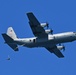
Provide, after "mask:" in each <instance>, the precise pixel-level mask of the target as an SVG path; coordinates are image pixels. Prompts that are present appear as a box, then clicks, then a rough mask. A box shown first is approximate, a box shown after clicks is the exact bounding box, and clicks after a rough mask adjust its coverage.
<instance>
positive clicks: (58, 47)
mask: <svg viewBox="0 0 76 75" xmlns="http://www.w3.org/2000/svg"><path fill="white" fill-rule="evenodd" d="M57 49H58V50H62V49H65V47H64V46H57Z"/></svg>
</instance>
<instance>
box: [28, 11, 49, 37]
mask: <svg viewBox="0 0 76 75" xmlns="http://www.w3.org/2000/svg"><path fill="white" fill-rule="evenodd" d="M27 16H28V19H29V24H30V27H31V29H32V32H33V34H34V35H35V36H36V37H41V38H42V37H47V36H48V35H47V34H46V33H45V30H44V28H43V27H42V26H41V25H40V23H39V21H38V20H37V19H36V17H35V16H34V14H33V13H32V12H30V13H27Z"/></svg>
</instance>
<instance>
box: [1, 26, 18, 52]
mask: <svg viewBox="0 0 76 75" xmlns="http://www.w3.org/2000/svg"><path fill="white" fill-rule="evenodd" d="M2 36H3V38H4V40H5V43H7V44H8V45H9V46H10V47H11V48H12V49H13V50H14V51H18V46H17V44H16V43H15V41H14V40H15V39H17V37H16V34H15V32H14V30H13V28H12V27H9V28H8V30H7V34H6V33H3V34H2Z"/></svg>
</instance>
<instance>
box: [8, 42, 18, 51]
mask: <svg viewBox="0 0 76 75" xmlns="http://www.w3.org/2000/svg"><path fill="white" fill-rule="evenodd" d="M7 44H8V43H7ZM8 45H9V46H10V47H11V48H12V49H13V50H14V51H18V47H17V45H16V44H8Z"/></svg>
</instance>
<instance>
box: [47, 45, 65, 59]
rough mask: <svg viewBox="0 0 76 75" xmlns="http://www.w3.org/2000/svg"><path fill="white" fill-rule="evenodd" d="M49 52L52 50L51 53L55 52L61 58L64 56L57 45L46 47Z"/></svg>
mask: <svg viewBox="0 0 76 75" xmlns="http://www.w3.org/2000/svg"><path fill="white" fill-rule="evenodd" d="M46 49H47V50H48V51H49V52H51V53H54V54H55V55H56V56H57V57H59V58H63V57H64V55H63V54H62V53H61V52H60V50H58V49H57V47H56V46H55V47H53V48H50V47H48V48H46Z"/></svg>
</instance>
